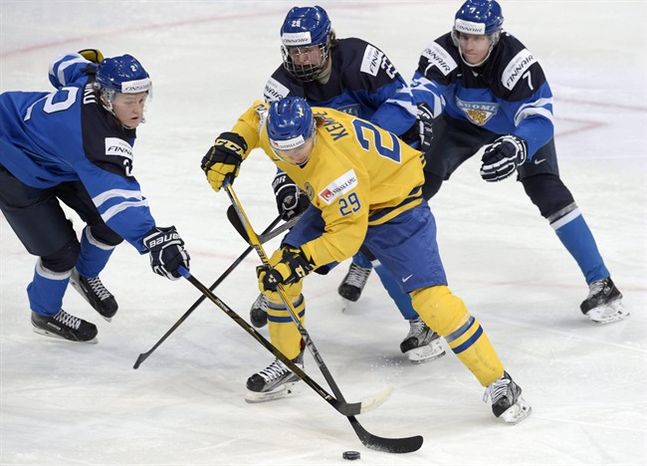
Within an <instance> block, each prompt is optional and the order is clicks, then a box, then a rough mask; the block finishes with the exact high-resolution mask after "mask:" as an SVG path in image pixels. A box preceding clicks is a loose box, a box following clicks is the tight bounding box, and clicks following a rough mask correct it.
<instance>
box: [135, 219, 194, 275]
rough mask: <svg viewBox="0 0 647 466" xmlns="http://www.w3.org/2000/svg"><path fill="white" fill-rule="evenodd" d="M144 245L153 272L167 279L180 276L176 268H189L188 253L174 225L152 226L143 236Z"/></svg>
mask: <svg viewBox="0 0 647 466" xmlns="http://www.w3.org/2000/svg"><path fill="white" fill-rule="evenodd" d="M144 246H146V249H147V250H148V253H149V255H150V260H151V267H152V269H153V272H155V273H156V274H158V275H161V276H163V277H166V278H168V279H169V280H177V279H178V278H180V277H181V275H180V273H179V272H178V271H177V268H178V267H179V266H180V265H181V266H183V267H184V268H186V269H188V268H189V260H190V259H191V258H190V257H189V253H188V252H186V250H185V249H184V241H182V238H180V235H179V233H178V232H177V230H176V229H175V227H174V226H171V227H166V228H162V227H154V228H153V229H152V230H151V231H149V232H148V233H146V236H144Z"/></svg>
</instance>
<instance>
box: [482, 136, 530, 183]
mask: <svg viewBox="0 0 647 466" xmlns="http://www.w3.org/2000/svg"><path fill="white" fill-rule="evenodd" d="M526 158H527V149H526V142H525V141H524V140H523V139H521V138H518V137H517V136H513V135H511V134H506V135H505V136H501V137H500V138H497V139H495V140H494V142H493V143H492V144H488V145H486V146H485V153H484V154H483V158H482V159H481V161H482V162H483V164H482V165H481V178H483V179H484V180H485V181H489V182H493V181H501V180H503V179H505V178H507V177H509V176H510V175H512V174H513V173H514V172H515V171H516V170H517V167H518V166H519V165H521V164H522V163H524V162H525V161H526Z"/></svg>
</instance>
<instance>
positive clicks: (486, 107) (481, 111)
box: [456, 97, 499, 126]
mask: <svg viewBox="0 0 647 466" xmlns="http://www.w3.org/2000/svg"><path fill="white" fill-rule="evenodd" d="M456 106H457V107H458V108H460V109H461V110H462V111H463V113H465V115H466V116H467V118H468V120H469V121H471V122H472V123H473V124H475V125H477V126H485V124H486V123H487V122H488V121H490V118H492V117H493V116H494V115H496V113H497V111H498V110H499V104H497V103H494V102H465V101H463V100H461V99H459V98H458V97H456Z"/></svg>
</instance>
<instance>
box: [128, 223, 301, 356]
mask: <svg viewBox="0 0 647 466" xmlns="http://www.w3.org/2000/svg"><path fill="white" fill-rule="evenodd" d="M298 220H299V219H298V217H297V218H293V219H291V220H290V221H288V222H286V223H284V224H283V225H281V226H279V227H278V228H276V229H275V230H272V228H274V226H275V225H276V224H277V223H279V222H280V221H281V217H280V216H279V217H276V218H275V219H274V220H273V221H272V223H270V224H269V226H268V227H267V228H266V229H265V230H264V231H263V233H262V234H261V236H260V240H261V242H263V243H265V242H267V241H269V240H271V239H273V238H276V237H277V236H279V235H280V234H282V233H283V232H285V231H287V230H289V229H290V228H292V227H293V226H294V224H295V223H296V222H297V221H298ZM252 250H253V248H252V247H251V246H248V247H247V249H245V251H244V252H243V253H242V254H241V255H240V256H238V258H237V259H236V260H235V261H234V262H233V263H232V264H231V265H230V266H229V268H228V269H227V270H225V271H224V272H223V273H222V275H220V277H218V278H217V279H216V281H215V282H213V284H212V285H211V286H210V287H209V290H210V291H213V290H214V289H215V288H216V287H217V286H218V285H220V283H222V281H223V280H224V279H225V278H227V277H228V276H229V274H230V273H231V272H232V271H233V270H234V269H235V268H236V267H238V265H239V264H240V263H241V262H242V261H243V259H245V257H247V255H248V254H249V253H250V252H252ZM204 300H205V296H204V295H201V296H200V297H199V298H198V299H197V301H196V302H195V303H193V305H192V306H191V307H190V308H189V309H188V310H187V311H186V312H185V313H184V314H183V315H182V317H180V318H179V319H178V321H177V322H175V324H173V326H172V327H171V328H170V329H168V331H167V332H166V333H165V334H164V335H163V336H162V338H160V339H159V340H158V341H157V343H155V345H153V347H152V348H151V349H149V350H148V351H146V352H145V353H141V354H140V355H139V356H138V357H137V361H135V365H134V366H133V369H139V366H141V365H142V363H143V362H144V361H146V359H148V357H149V356H150V355H151V354H153V352H155V350H156V349H157V348H158V347H159V346H160V345H161V344H162V343H164V341H165V340H166V339H167V338H168V337H169V336H170V335H171V334H172V333H173V332H175V330H176V329H177V328H178V327H179V326H180V325H182V323H183V322H184V321H185V320H186V319H187V318H188V317H189V316H190V315H191V313H192V312H193V311H195V310H196V308H197V307H198V306H199V305H200V304H201V303H202V301H204Z"/></svg>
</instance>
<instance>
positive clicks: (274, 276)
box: [256, 245, 314, 293]
mask: <svg viewBox="0 0 647 466" xmlns="http://www.w3.org/2000/svg"><path fill="white" fill-rule="evenodd" d="M277 253H278V254H277ZM277 253H274V255H272V258H271V259H270V265H271V268H269V269H268V268H267V267H265V266H262V265H261V266H258V267H256V276H257V277H258V288H259V289H260V290H261V292H262V293H265V292H267V291H276V288H277V286H278V285H291V284H293V283H297V282H298V281H299V280H301V279H302V278H303V277H305V276H306V275H308V274H309V273H310V272H311V271H312V269H314V264H313V263H312V262H311V261H310V259H308V258H307V257H306V255H305V253H304V252H303V250H302V249H301V248H295V247H292V246H287V245H286V246H283V247H282V248H281V249H280V250H279V251H277ZM277 259H278V260H277Z"/></svg>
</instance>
